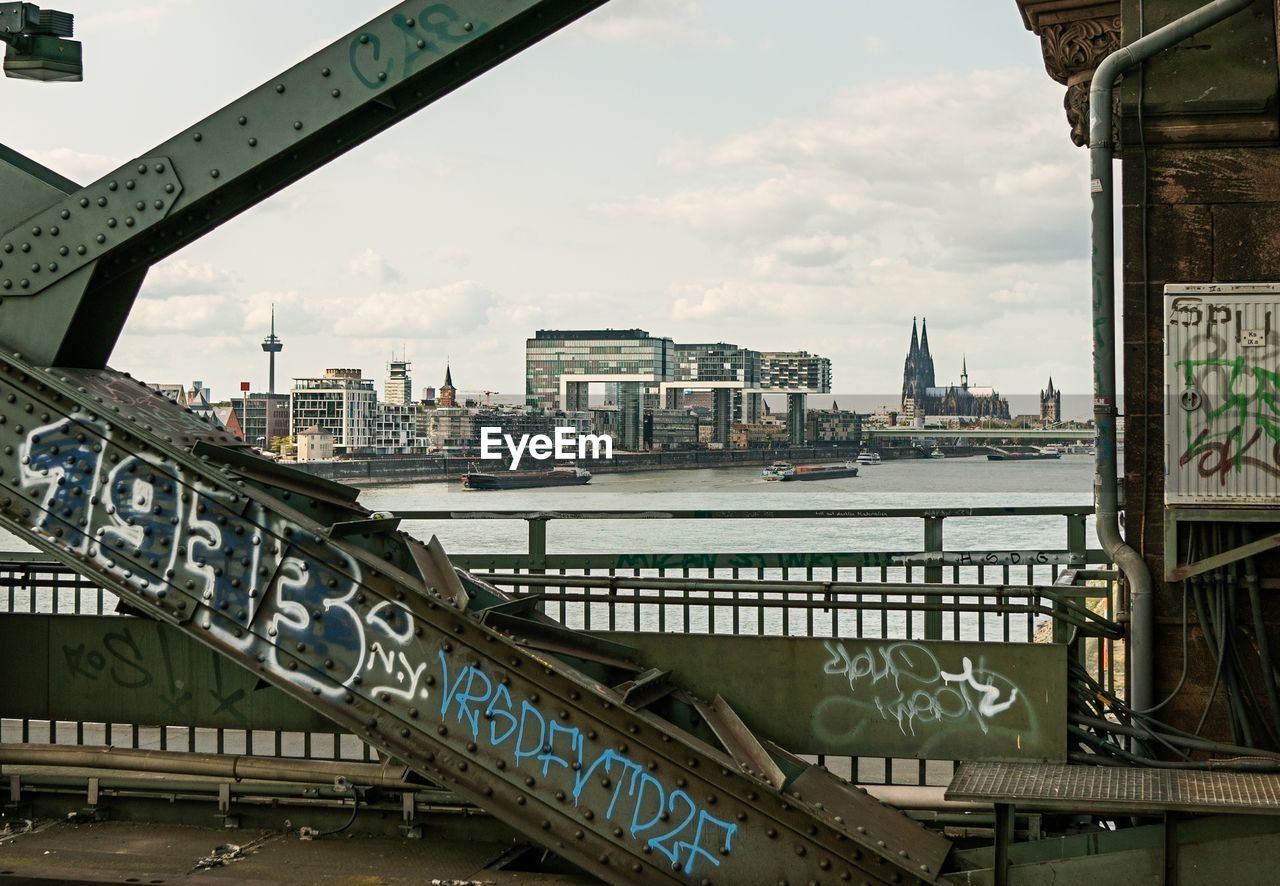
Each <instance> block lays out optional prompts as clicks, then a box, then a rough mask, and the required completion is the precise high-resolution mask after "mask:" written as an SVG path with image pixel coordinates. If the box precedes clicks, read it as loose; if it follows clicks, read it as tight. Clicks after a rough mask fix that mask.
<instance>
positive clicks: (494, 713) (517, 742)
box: [439, 651, 738, 874]
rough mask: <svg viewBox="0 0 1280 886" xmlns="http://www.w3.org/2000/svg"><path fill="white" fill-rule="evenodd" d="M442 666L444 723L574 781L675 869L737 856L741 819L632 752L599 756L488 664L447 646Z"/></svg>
mask: <svg viewBox="0 0 1280 886" xmlns="http://www.w3.org/2000/svg"><path fill="white" fill-rule="evenodd" d="M439 666H440V686H441V687H442V694H441V696H440V718H441V720H442V721H443V722H445V723H449V722H451V721H452V722H456V723H461V724H462V726H463V728H464V729H465V730H466V731H467V732H468V733H469V734H470V735H471V737H472V739H473V740H475V741H477V742H483V743H484V744H487V745H488V746H489V747H490V748H492V749H493V750H495V751H496V752H498V753H499V754H500V755H502V756H505V757H507V758H508V759H510V761H511V762H512V763H513V764H515V765H516V766H517V767H520V768H523V769H525V770H526V771H531V772H533V771H536V772H537V773H538V774H540V775H541V776H542V777H544V778H545V777H547V776H549V775H551V776H553V777H554V775H556V774H558V775H560V776H561V777H566V778H570V779H571V781H572V788H571V789H570V790H569V794H570V796H572V798H573V803H574V805H575V806H579V805H582V804H583V803H584V802H589V803H591V804H592V806H591V808H593V809H603V810H604V816H605V818H607V819H608V820H609V821H612V822H615V823H616V824H617V825H618V826H619V827H621V828H623V829H624V830H625V831H626V832H627V833H629V834H630V835H631V838H632V839H634V840H640V841H643V843H644V845H646V846H649V847H650V848H652V849H653V850H654V851H656V852H660V853H662V855H664V856H665V857H666V858H667V860H668V861H670V862H671V866H672V868H673V869H679V870H682V871H684V873H685V874H691V873H693V871H694V870H695V869H696V868H697V867H699V865H703V864H710V865H712V866H714V867H719V866H720V855H721V854H722V853H723V854H724V855H728V854H729V852H730V850H731V849H732V846H733V835H734V833H735V832H736V831H737V830H738V826H737V825H736V824H734V823H732V822H728V821H725V820H724V819H721V818H716V817H715V816H714V815H712V814H711V813H710V812H708V811H707V810H706V809H705V808H704V807H703V806H701V805H700V804H699V803H698V802H697V801H696V800H694V798H693V797H691V796H690V795H689V794H688V793H686V792H685V791H683V790H680V789H679V788H673V787H672V786H670V785H668V784H667V783H665V782H664V781H662V780H661V779H659V778H656V777H655V776H653V775H651V774H650V773H649V772H648V771H647V770H646V768H645V767H644V766H643V765H642V764H640V763H638V762H637V761H635V760H634V759H632V758H631V757H629V756H627V755H626V754H624V753H620V752H618V751H616V750H614V749H612V748H604V749H603V750H600V751H599V752H598V753H595V755H594V756H591V753H592V751H591V749H590V748H588V747H587V740H586V738H585V737H584V736H583V734H582V732H581V731H580V730H579V729H578V728H577V727H576V726H564V725H562V724H561V723H560V722H559V720H558V719H557V717H556V715H555V714H554V713H547V712H544V711H543V709H542V708H540V707H539V706H538V705H536V704H534V703H533V702H531V701H530V700H529V699H527V698H516V697H513V696H512V695H511V693H510V691H509V690H508V689H507V686H506V685H505V684H503V683H501V682H498V681H496V680H493V679H490V677H489V676H488V675H487V674H485V673H484V671H482V670H481V669H480V668H477V667H475V666H474V665H461V666H460V664H459V663H458V662H456V661H453V660H451V659H450V658H449V657H447V656H446V655H445V653H444V652H443V651H441V652H440V653H439ZM561 770H563V772H561ZM569 773H572V775H569Z"/></svg>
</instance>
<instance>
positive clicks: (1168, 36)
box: [1089, 0, 1252, 711]
mask: <svg viewBox="0 0 1280 886" xmlns="http://www.w3.org/2000/svg"><path fill="white" fill-rule="evenodd" d="M1251 4H1252V0H1213V2H1212V3H1207V4H1205V5H1204V6H1202V7H1200V8H1199V9H1197V10H1196V11H1195V12H1192V13H1189V14H1188V15H1184V16H1183V17H1182V18H1180V19H1177V20H1176V21H1173V22H1170V23H1169V24H1167V25H1165V26H1164V27H1162V28H1160V29H1159V30H1156V31H1152V32H1151V33H1150V34H1148V35H1147V36H1145V37H1142V38H1141V39H1139V40H1137V41H1135V42H1133V43H1130V44H1129V45H1128V46H1124V47H1122V48H1120V49H1117V50H1116V51H1115V52H1113V53H1111V55H1109V56H1107V57H1106V58H1105V59H1103V61H1102V64H1100V65H1098V68H1097V70H1096V71H1095V72H1094V75H1093V82H1092V84H1091V85H1090V87H1089V164H1090V172H1091V180H1090V182H1089V191H1090V193H1091V194H1092V196H1093V416H1094V422H1095V426H1096V433H1097V440H1098V445H1097V456H1096V463H1095V476H1094V510H1095V513H1096V523H1097V533H1098V541H1099V542H1101V543H1102V547H1103V550H1105V551H1106V553H1107V556H1109V557H1110V558H1111V560H1112V562H1114V563H1115V564H1116V565H1117V566H1119V567H1120V569H1121V571H1122V572H1124V576H1125V579H1126V580H1127V581H1128V582H1129V638H1130V642H1129V705H1130V706H1131V707H1132V708H1133V709H1134V710H1137V711H1146V710H1148V709H1150V708H1151V707H1152V706H1153V705H1154V704H1155V699H1154V694H1155V677H1154V664H1155V599H1154V590H1153V587H1152V582H1151V572H1150V571H1149V570H1148V569H1147V564H1146V563H1145V562H1144V561H1143V559H1142V556H1141V555H1140V554H1139V553H1138V552H1137V551H1136V550H1134V549H1133V547H1132V546H1131V545H1129V544H1128V543H1127V542H1126V541H1125V540H1124V536H1123V535H1122V534H1121V532H1120V514H1119V506H1118V495H1117V485H1118V483H1117V478H1116V346H1115V301H1116V281H1115V232H1114V230H1113V227H1114V226H1113V223H1112V213H1113V211H1114V210H1113V207H1112V201H1113V197H1112V181H1111V178H1112V176H1111V162H1112V158H1113V156H1114V154H1115V145H1114V144H1113V140H1112V134H1111V93H1112V90H1113V89H1114V87H1115V82H1116V79H1117V78H1118V77H1119V76H1120V74H1121V73H1123V72H1124V71H1126V70H1128V69H1129V68H1132V67H1133V66H1135V65H1137V64H1140V63H1142V62H1143V61H1145V60H1147V59H1148V58H1150V57H1151V56H1153V55H1155V54H1156V53H1158V52H1161V51H1163V50H1165V49H1168V48H1169V47H1171V46H1173V45H1174V44H1176V43H1179V42H1181V41H1182V40H1185V39H1186V38H1187V37H1190V36H1191V35H1192V34H1196V33H1198V32H1200V31H1203V30H1204V29H1205V28H1208V27H1210V26H1211V25H1215V24H1217V23H1218V22H1220V21H1222V20H1223V19H1225V18H1228V17H1229V16H1231V15H1234V14H1235V13H1237V12H1239V11H1240V10H1242V9H1245V8H1246V7H1248V6H1250V5H1251ZM1144 296H1145V293H1144ZM1145 505H1146V502H1143V506H1145Z"/></svg>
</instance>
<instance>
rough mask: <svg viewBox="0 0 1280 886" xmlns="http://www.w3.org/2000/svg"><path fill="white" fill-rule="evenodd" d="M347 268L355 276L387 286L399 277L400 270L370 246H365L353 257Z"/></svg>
mask: <svg viewBox="0 0 1280 886" xmlns="http://www.w3.org/2000/svg"><path fill="white" fill-rule="evenodd" d="M348 268H349V270H350V271H351V273H352V274H353V275H355V276H356V277H359V278H361V279H363V280H367V281H369V282H370V283H374V284H376V285H378V286H388V285H390V284H392V283H395V282H396V281H398V280H399V279H400V271H399V270H397V269H396V268H395V267H394V266H393V265H392V264H391V262H390V261H388V259H387V257H386V256H384V255H382V254H381V253H379V252H378V251H377V250H375V249H373V248H372V247H366V248H365V250H364V251H363V252H361V253H360V254H359V255H357V256H356V257H355V258H353V259H352V260H351V264H350V265H349V266H348Z"/></svg>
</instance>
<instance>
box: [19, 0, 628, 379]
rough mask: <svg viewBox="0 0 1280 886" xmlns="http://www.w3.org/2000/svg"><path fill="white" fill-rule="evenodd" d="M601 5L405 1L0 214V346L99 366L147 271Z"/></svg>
mask: <svg viewBox="0 0 1280 886" xmlns="http://www.w3.org/2000/svg"><path fill="white" fill-rule="evenodd" d="M603 2H604V0H453V2H452V3H430V2H424V0H409V2H404V3H400V4H398V5H397V6H395V7H393V8H391V9H390V10H388V11H387V12H386V13H384V14H382V15H379V16H378V17H376V18H374V19H372V20H371V21H369V22H368V23H367V24H365V25H364V26H363V27H361V28H358V29H357V30H355V31H352V32H351V33H350V34H348V35H346V36H345V37H342V38H340V39H339V40H336V41H335V42H334V43H332V44H330V45H329V46H327V47H325V48H324V49H321V50H320V51H319V52H317V53H316V54H315V55H313V56H311V57H310V58H308V59H306V60H305V61H303V62H301V63H299V64H297V65H295V66H293V67H292V68H289V69H288V70H286V71H284V72H282V73H281V74H280V75H278V76H276V77H273V78H272V79H271V80H269V81H268V82H266V83H264V84H262V85H261V86H259V87H258V88H257V89H254V90H253V91H251V92H249V93H248V94H246V95H245V96H243V97H241V98H239V99H237V100H236V101H234V102H232V103H231V104H229V105H227V106H226V107H224V108H221V109H219V110H217V111H215V112H214V113H213V114H211V115H209V116H208V117H206V118H204V119H203V120H201V121H200V122H198V123H196V124H195V125H194V126H192V127H190V128H189V129H187V130H186V131H184V132H181V133H179V134H177V135H175V136H174V137H173V138H171V139H169V140H168V141H165V142H163V143H162V144H160V145H157V146H156V147H155V148H153V149H152V150H150V151H147V152H146V153H144V154H142V155H140V156H139V157H138V158H137V159H134V160H131V161H129V162H128V163H125V164H124V165H122V166H121V167H119V168H118V169H116V170H114V171H112V172H111V173H109V174H108V175H106V176H103V177H102V178H101V179H100V180H99V181H97V182H94V183H92V184H90V185H88V186H86V187H84V188H81V189H79V190H76V191H74V192H72V193H68V194H66V196H60V197H59V198H58V199H53V200H48V201H46V202H44V203H42V204H39V205H38V207H36V208H33V207H32V206H31V205H30V203H28V204H27V205H24V206H23V207H22V209H21V211H14V210H10V208H9V206H8V205H6V206H5V207H4V209H3V210H0V213H2V214H0V263H2V264H0V298H2V299H3V301H2V302H0V344H3V345H4V346H6V347H8V348H9V349H11V350H17V351H21V352H22V353H24V354H26V355H27V356H28V357H30V358H31V359H33V360H34V361H35V362H36V363H37V364H41V365H65V366H79V367H94V368H96V367H101V366H104V365H105V364H106V361H107V359H108V357H109V356H110V354H111V351H112V349H113V347H114V345H115V342H116V339H117V337H118V336H119V334H120V329H121V327H122V326H123V324H124V321H125V319H126V318H127V316H128V314H129V310H130V308H131V307H132V304H133V301H134V299H135V298H136V296H137V292H138V288H139V287H140V286H141V283H142V280H143V279H144V277H145V275H146V272H147V269H148V268H149V267H150V266H151V265H153V264H155V263H156V262H158V261H160V260H161V259H163V258H165V257H166V256H168V255H171V254H172V253H173V252H175V251H177V250H178V249H180V248H181V247H182V246H184V245H186V244H187V243H190V242H191V241H193V240H195V239H197V238H199V237H201V236H202V235H204V234H206V233H208V232H209V231H211V230H213V229H214V228H216V227H217V226H219V225H221V224H222V223H224V222H226V221H227V220H229V219H231V218H234V217H235V216H236V215H239V214H240V213H241V212H244V211H245V210H246V209H249V208H250V207H252V206H254V205H256V204H258V203H260V202H261V201H263V200H265V199H266V198H267V197H269V196H271V195H272V194H274V193H275V192H277V191H279V190H280V189H281V188H283V187H285V186H286V185H288V184H290V183H292V182H294V181H296V180H298V179H299V178H301V177H303V176H304V175H306V174H307V173H309V172H312V171H313V170H315V169H318V168H320V167H321V166H323V165H324V164H326V163H328V162H329V161H330V160H333V159H334V158H336V157H339V156H341V155H342V154H344V153H346V152H347V151H349V150H350V149H351V148H353V147H355V146H357V145H359V144H361V143H362V142H364V141H365V140H367V139H369V138H371V137H372V136H374V135H376V134H377V133H379V132H381V131H382V130H384V129H386V128H388V127H389V126H392V125H393V124H395V123H397V122H399V121H401V120H403V119H405V118H406V117H408V116H409V115H411V114H413V113H415V112H416V111H418V110H420V109H422V108H423V107H425V106H427V105H429V104H431V103H432V102H434V101H435V100H437V99H439V98H441V97H442V96H444V95H447V94H448V93H450V92H452V91H453V90H454V89H457V88H458V87H459V86H461V85H463V84H464V83H466V82H468V81H470V80H471V79H473V78H475V77H477V76H479V75H480V74H482V73H484V72H485V71H486V70H488V69H490V68H492V67H494V66H495V65H497V64H500V63H501V62H503V61H504V60H506V59H508V58H510V57H511V56H513V55H515V54H517V53H518V52H520V51H521V50H523V49H525V48H527V47H528V46H530V45H532V44H533V43H536V42H537V41H538V40H541V39H542V38H544V37H546V36H547V35H548V34H551V33H553V32H554V31H556V30H558V29H559V28H561V27H563V26H564V25H566V24H568V23H570V22H572V21H573V20H575V19H577V18H579V17H580V16H582V15H584V14H586V13H587V12H589V11H591V10H592V9H595V8H596V7H598V6H600V5H601V4H602V3H603Z"/></svg>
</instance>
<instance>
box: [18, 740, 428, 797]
mask: <svg viewBox="0 0 1280 886" xmlns="http://www.w3.org/2000/svg"><path fill="white" fill-rule="evenodd" d="M0 765H15V766H72V767H78V768H82V769H114V770H121V771H126V772H127V771H134V772H165V773H170V774H173V775H207V776H213V777H216V778H230V779H234V780H236V781H240V780H242V779H246V778H251V779H262V780H264V781H288V782H301V783H305V784H332V783H333V781H334V780H335V779H337V778H345V779H346V780H347V781H348V782H350V783H351V784H356V785H362V786H366V787H379V788H390V789H393V790H405V789H406V788H410V789H421V787H419V788H412V786H409V785H406V783H405V778H404V777H405V775H406V772H407V770H406V769H405V767H404V766H394V765H392V764H391V763H390V762H387V763H382V764H378V763H348V762H346V761H342V760H289V759H283V758H278V757H249V756H239V755H229V754H197V753H189V752H186V751H148V750H137V749H132V748H113V747H107V746H97V747H91V746H68V745H38V744H0Z"/></svg>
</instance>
